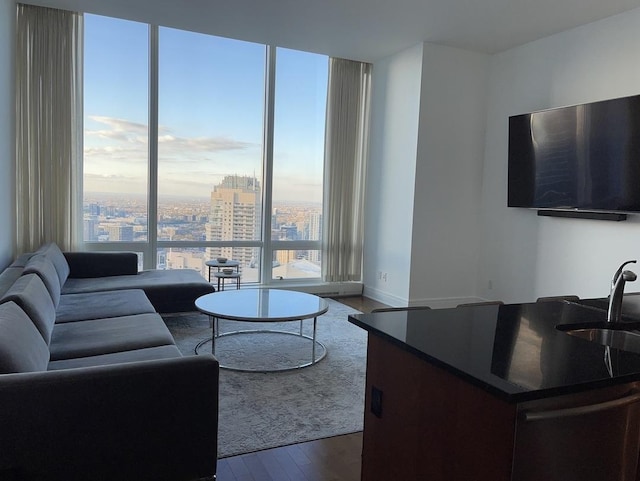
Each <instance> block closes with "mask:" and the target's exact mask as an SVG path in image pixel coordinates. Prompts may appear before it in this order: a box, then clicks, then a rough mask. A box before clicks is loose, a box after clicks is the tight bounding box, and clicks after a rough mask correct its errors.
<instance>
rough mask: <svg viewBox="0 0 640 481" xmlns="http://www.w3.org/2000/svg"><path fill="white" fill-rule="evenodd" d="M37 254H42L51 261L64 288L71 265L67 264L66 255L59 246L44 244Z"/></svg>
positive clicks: (51, 243) (52, 243)
mask: <svg viewBox="0 0 640 481" xmlns="http://www.w3.org/2000/svg"><path fill="white" fill-rule="evenodd" d="M36 254H42V255H44V256H45V257H46V258H47V259H49V260H50V261H51V263H52V264H53V267H55V269H56V272H57V274H58V279H59V280H60V285H61V286H63V285H64V282H65V281H66V280H67V277H69V264H68V263H67V259H65V257H64V254H63V253H62V251H61V250H60V248H59V247H58V244H56V243H54V242H50V243H49V244H44V245H42V246H40V248H39V249H38V250H37V251H36Z"/></svg>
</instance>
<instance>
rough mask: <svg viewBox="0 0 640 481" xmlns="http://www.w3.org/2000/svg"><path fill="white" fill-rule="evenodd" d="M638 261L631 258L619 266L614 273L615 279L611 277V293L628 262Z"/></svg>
mask: <svg viewBox="0 0 640 481" xmlns="http://www.w3.org/2000/svg"><path fill="white" fill-rule="evenodd" d="M636 262H638V261H637V260H635V259H633V260H630V261H626V262H623V263H622V265H621V266H620V267H618V270H617V271H616V273H615V274H614V275H613V279H611V291H610V292H609V295H611V294H613V289H614V288H615V287H616V282H617V281H618V278H619V277H620V274H622V271H623V269H624V266H626V265H627V264H635V263H636Z"/></svg>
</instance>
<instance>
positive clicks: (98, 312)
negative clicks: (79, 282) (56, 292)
mask: <svg viewBox="0 0 640 481" xmlns="http://www.w3.org/2000/svg"><path fill="white" fill-rule="evenodd" d="M154 312H156V311H155V309H154V308H153V306H152V305H151V302H149V299H148V298H147V296H145V294H144V291H143V290H141V289H123V290H117V291H104V292H87V293H85V294H65V295H63V296H60V303H59V304H58V309H56V322H57V323H61V322H73V321H86V320H89V319H103V318H106V317H119V316H133V315H135V314H149V313H154Z"/></svg>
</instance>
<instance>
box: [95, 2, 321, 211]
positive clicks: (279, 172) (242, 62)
mask: <svg viewBox="0 0 640 481" xmlns="http://www.w3.org/2000/svg"><path fill="white" fill-rule="evenodd" d="M84 29H85V45H84V50H85V62H84V75H85V78H84V112H85V114H84V122H85V125H84V127H85V136H84V150H85V161H84V190H85V192H114V193H127V192H131V193H144V192H146V185H147V176H148V170H147V169H148V167H147V165H148V161H147V158H148V112H149V100H148V98H149V95H148V91H149V88H148V84H149V80H148V78H149V53H148V50H149V40H148V38H149V30H148V26H147V25H146V24H141V23H137V22H130V21H125V20H120V19H112V18H107V17H100V16H95V15H85V25H84ZM265 58H266V47H265V46H264V45H260V44H254V43H249V42H242V41H237V40H231V39H225V38H221V37H214V36H210V35H204V34H198V33H193V32H186V31H180V30H175V29H170V28H164V27H161V28H160V34H159V95H158V98H159V112H158V114H159V122H158V124H159V125H158V158H159V162H158V177H159V195H160V196H163V195H182V196H194V197H195V196H201V197H208V196H209V195H210V193H211V191H212V190H213V186H214V185H215V184H217V183H218V182H219V181H220V180H221V179H222V178H223V177H224V176H225V175H231V174H238V175H255V176H257V177H258V178H261V176H262V136H263V117H264V83H265ZM276 58H277V60H276V61H277V66H276V95H275V99H276V100H275V102H276V107H275V123H274V125H275V134H274V193H273V197H274V200H275V201H287V200H293V201H311V202H321V201H322V175H323V174H322V172H323V171H322V165H323V144H324V122H325V104H326V86H327V75H328V74H327V70H328V58H327V57H326V56H323V55H317V54H311V53H306V52H296V51H293V50H287V49H280V48H278V49H277V57H276Z"/></svg>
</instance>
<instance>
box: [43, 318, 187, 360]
mask: <svg viewBox="0 0 640 481" xmlns="http://www.w3.org/2000/svg"><path fill="white" fill-rule="evenodd" d="M165 345H175V342H174V340H173V337H172V336H171V333H170V332H169V329H167V326H166V325H165V324H164V321H163V320H162V318H161V317H160V316H159V315H158V314H138V315H136V316H122V317H113V318H109V319H93V320H90V321H77V322H65V323H62V324H56V327H55V329H54V330H53V335H52V336H51V344H50V345H49V350H50V351H51V360H52V361H58V360H61V359H71V358H76V357H88V356H98V355H101V354H110V353H114V352H122V351H131V350H134V349H144V348H147V347H156V346H165Z"/></svg>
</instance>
